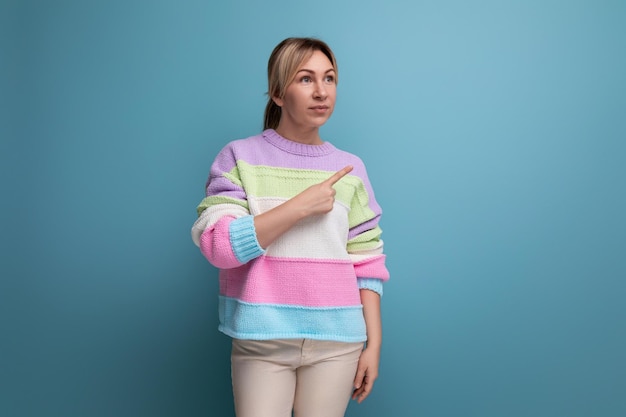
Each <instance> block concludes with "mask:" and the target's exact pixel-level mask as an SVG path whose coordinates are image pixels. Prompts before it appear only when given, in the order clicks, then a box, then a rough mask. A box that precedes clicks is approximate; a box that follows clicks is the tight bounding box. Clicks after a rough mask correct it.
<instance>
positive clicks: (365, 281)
mask: <svg viewBox="0 0 626 417" xmlns="http://www.w3.org/2000/svg"><path fill="white" fill-rule="evenodd" d="M356 282H357V284H358V286H359V289H360V290H370V291H374V292H375V293H378V295H380V296H381V297H382V296H383V281H382V280H380V279H377V278H357V280H356Z"/></svg>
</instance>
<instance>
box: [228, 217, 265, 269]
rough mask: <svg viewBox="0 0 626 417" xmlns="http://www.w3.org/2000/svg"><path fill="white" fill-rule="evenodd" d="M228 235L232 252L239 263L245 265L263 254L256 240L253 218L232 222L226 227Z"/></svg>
mask: <svg viewBox="0 0 626 417" xmlns="http://www.w3.org/2000/svg"><path fill="white" fill-rule="evenodd" d="M228 233H229V235H230V244H231V245H232V248H233V252H234V254H235V257H236V258H237V260H238V261H239V262H240V263H242V264H245V263H247V262H248V261H250V260H252V259H254V258H256V257H259V256H261V255H263V254H264V253H265V251H264V250H263V248H262V247H261V246H260V245H259V241H258V240H257V238H256V230H255V229H254V216H243V217H239V218H237V219H235V220H233V221H232V222H230V225H229V227H228Z"/></svg>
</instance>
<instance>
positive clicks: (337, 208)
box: [248, 197, 350, 260]
mask: <svg viewBox="0 0 626 417" xmlns="http://www.w3.org/2000/svg"><path fill="white" fill-rule="evenodd" d="M285 201H286V200H285V199H279V198H267V197H262V198H258V197H250V198H249V200H248V204H249V206H250V209H251V211H252V212H253V213H263V212H265V211H268V210H270V209H272V208H274V207H276V206H278V205H280V204H282V203H283V202H285ZM348 213H349V209H348V207H346V206H344V205H343V204H341V203H339V202H338V201H335V204H334V207H333V209H332V211H331V212H330V213H327V214H324V215H317V216H311V217H308V218H306V219H304V220H301V221H300V222H298V223H297V224H296V225H295V226H293V227H292V228H291V229H290V230H289V231H288V232H287V233H285V234H283V235H282V236H281V237H279V238H278V239H276V240H275V241H274V243H272V244H271V245H270V246H269V247H268V248H266V249H267V252H266V253H265V254H266V255H267V256H273V257H279V258H313V259H339V260H350V257H349V256H348V253H347V251H346V245H347V242H348V227H349V223H348Z"/></svg>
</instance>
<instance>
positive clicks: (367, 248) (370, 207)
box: [347, 164, 389, 295]
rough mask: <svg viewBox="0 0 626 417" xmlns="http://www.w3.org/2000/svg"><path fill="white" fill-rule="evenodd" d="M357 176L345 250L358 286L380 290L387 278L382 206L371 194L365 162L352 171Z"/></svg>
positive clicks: (379, 292) (380, 291) (372, 193)
mask: <svg viewBox="0 0 626 417" xmlns="http://www.w3.org/2000/svg"><path fill="white" fill-rule="evenodd" d="M353 173H354V174H356V175H357V176H358V177H359V178H360V182H359V184H358V185H357V187H356V190H355V193H354V197H353V199H352V202H351V207H350V231H349V234H348V245H347V250H348V253H349V254H350V258H351V259H352V262H353V265H354V270H355V273H356V276H357V282H358V285H359V288H360V289H368V290H371V291H374V292H377V293H378V294H380V295H382V293H383V283H384V282H386V281H387V280H388V279H389V271H388V270H387V267H386V264H385V260H386V256H385V255H384V253H383V241H382V239H381V238H380V236H381V234H382V230H381V228H380V226H379V222H380V218H381V215H382V209H381V208H380V206H379V205H378V203H377V201H376V198H375V196H374V191H373V189H372V186H371V184H370V181H369V178H368V176H367V173H366V170H365V166H364V165H362V164H361V165H357V166H355V170H354V171H353Z"/></svg>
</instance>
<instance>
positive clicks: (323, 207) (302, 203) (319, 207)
mask: <svg viewBox="0 0 626 417" xmlns="http://www.w3.org/2000/svg"><path fill="white" fill-rule="evenodd" d="M350 171H352V166H350V165H348V166H346V167H344V168H343V169H341V170H339V171H337V172H335V173H334V174H333V175H332V176H331V177H330V178H328V179H327V180H324V181H322V182H320V183H319V184H315V185H312V186H310V187H309V188H307V189H306V190H304V191H302V192H301V193H300V194H298V195H296V196H295V197H293V198H292V199H291V202H290V204H293V206H294V208H296V209H297V210H301V213H302V215H303V217H308V216H313V215H316V214H325V213H328V212H330V211H331V210H332V209H333V204H334V203H335V194H336V193H337V192H336V191H335V189H334V188H333V185H335V184H336V183H337V182H338V181H339V180H340V179H342V178H343V177H344V176H346V175H347V174H348V173H349V172H350Z"/></svg>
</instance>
